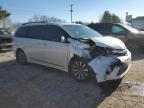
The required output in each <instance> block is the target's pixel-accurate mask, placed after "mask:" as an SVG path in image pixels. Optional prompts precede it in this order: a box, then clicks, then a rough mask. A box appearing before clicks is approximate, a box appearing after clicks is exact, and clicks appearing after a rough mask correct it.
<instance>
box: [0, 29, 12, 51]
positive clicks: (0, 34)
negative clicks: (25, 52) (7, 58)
mask: <svg viewBox="0 0 144 108" xmlns="http://www.w3.org/2000/svg"><path fill="white" fill-rule="evenodd" d="M12 41H13V36H12V34H11V33H10V32H8V31H6V30H4V29H0V50H2V49H3V48H12Z"/></svg>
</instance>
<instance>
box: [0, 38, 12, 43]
mask: <svg viewBox="0 0 144 108" xmlns="http://www.w3.org/2000/svg"><path fill="white" fill-rule="evenodd" d="M11 42H12V39H11V38H0V44H6V43H11Z"/></svg>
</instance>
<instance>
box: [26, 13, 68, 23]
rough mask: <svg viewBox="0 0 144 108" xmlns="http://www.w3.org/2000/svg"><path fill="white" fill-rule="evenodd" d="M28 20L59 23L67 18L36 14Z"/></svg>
mask: <svg viewBox="0 0 144 108" xmlns="http://www.w3.org/2000/svg"><path fill="white" fill-rule="evenodd" d="M28 22H58V23H64V22H66V21H65V20H62V19H59V18H56V17H50V16H46V15H34V16H33V17H32V18H31V19H29V21H28Z"/></svg>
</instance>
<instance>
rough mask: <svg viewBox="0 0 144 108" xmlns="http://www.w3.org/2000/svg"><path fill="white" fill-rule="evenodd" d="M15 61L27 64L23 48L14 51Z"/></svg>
mask: <svg viewBox="0 0 144 108" xmlns="http://www.w3.org/2000/svg"><path fill="white" fill-rule="evenodd" d="M16 61H17V62H18V63H20V64H27V57H26V55H25V53H24V51H23V50H18V51H17V53H16Z"/></svg>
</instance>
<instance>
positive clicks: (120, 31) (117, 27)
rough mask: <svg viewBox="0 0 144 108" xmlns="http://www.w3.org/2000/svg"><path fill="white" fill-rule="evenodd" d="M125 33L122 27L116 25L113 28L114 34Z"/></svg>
mask: <svg viewBox="0 0 144 108" xmlns="http://www.w3.org/2000/svg"><path fill="white" fill-rule="evenodd" d="M125 32H126V31H125V30H124V29H123V28H122V27H120V26H116V25H113V26H112V33H125Z"/></svg>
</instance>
